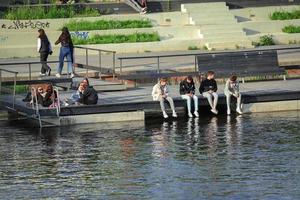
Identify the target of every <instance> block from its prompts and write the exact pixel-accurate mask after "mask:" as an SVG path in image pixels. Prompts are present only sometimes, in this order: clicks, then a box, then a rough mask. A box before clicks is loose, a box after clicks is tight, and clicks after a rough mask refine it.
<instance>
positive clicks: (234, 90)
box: [224, 75, 243, 115]
mask: <svg viewBox="0 0 300 200" xmlns="http://www.w3.org/2000/svg"><path fill="white" fill-rule="evenodd" d="M224 94H225V96H226V103H227V115H230V114H231V111H230V98H231V96H234V97H235V98H236V99H237V105H236V112H237V113H238V114H243V112H242V109H241V100H242V95H241V93H240V87H239V81H238V80H237V76H235V75H232V76H230V78H229V79H228V80H227V81H226V84H225V88H224Z"/></svg>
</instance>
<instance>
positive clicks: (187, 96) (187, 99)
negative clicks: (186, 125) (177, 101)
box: [181, 95, 193, 117]
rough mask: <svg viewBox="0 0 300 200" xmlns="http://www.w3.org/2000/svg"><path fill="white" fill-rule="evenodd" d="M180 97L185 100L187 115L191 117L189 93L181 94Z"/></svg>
mask: <svg viewBox="0 0 300 200" xmlns="http://www.w3.org/2000/svg"><path fill="white" fill-rule="evenodd" d="M181 98H182V99H185V100H186V104H187V110H188V116H189V117H193V115H192V112H191V97H190V96H189V95H181Z"/></svg>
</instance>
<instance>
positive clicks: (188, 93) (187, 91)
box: [179, 76, 199, 117]
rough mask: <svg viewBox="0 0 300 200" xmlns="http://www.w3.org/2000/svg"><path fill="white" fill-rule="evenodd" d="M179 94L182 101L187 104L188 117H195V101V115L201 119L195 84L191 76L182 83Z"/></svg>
mask: <svg viewBox="0 0 300 200" xmlns="http://www.w3.org/2000/svg"><path fill="white" fill-rule="evenodd" d="M179 92H180V95H181V98H182V99H185V100H186V102H187V109H188V116H189V117H193V114H192V112H191V101H192V99H193V100H194V108H195V109H194V115H195V116H196V117H199V114H198V97H197V96H196V95H195V84H194V80H193V78H192V77H191V76H188V77H187V78H185V79H184V80H183V81H181V82H180V88H179Z"/></svg>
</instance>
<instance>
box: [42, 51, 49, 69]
mask: <svg viewBox="0 0 300 200" xmlns="http://www.w3.org/2000/svg"><path fill="white" fill-rule="evenodd" d="M47 58H48V52H40V60H41V62H42V68H41V73H42V74H45V73H46V71H48V70H49V69H50V67H49V66H48V64H47Z"/></svg>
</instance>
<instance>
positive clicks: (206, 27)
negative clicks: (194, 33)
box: [199, 23, 242, 32]
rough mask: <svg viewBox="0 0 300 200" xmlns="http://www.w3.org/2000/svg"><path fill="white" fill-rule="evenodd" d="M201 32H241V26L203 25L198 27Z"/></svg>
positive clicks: (235, 24)
mask: <svg viewBox="0 0 300 200" xmlns="http://www.w3.org/2000/svg"><path fill="white" fill-rule="evenodd" d="M199 27H200V30H201V31H207V32H209V31H218V30H224V31H225V30H242V26H241V25H240V24H238V23H234V24H205V25H199Z"/></svg>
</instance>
